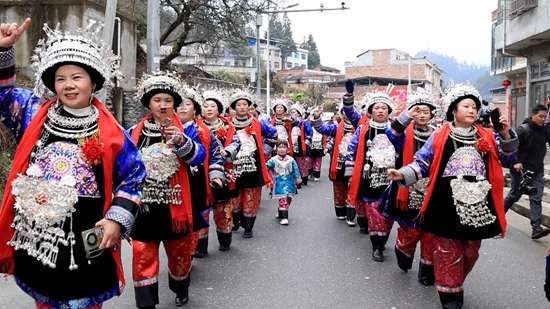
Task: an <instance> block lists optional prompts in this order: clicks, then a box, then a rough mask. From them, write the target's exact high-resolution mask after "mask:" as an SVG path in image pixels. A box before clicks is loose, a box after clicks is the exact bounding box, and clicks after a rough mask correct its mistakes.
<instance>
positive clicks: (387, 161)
mask: <svg viewBox="0 0 550 309" xmlns="http://www.w3.org/2000/svg"><path fill="white" fill-rule="evenodd" d="M366 148H367V151H366V153H365V165H364V166H363V175H362V176H363V179H370V187H371V188H373V189H377V188H379V187H383V186H387V185H388V184H389V181H388V175H387V169H389V168H394V167H395V147H394V146H393V144H392V143H391V142H390V140H389V139H388V136H387V135H386V134H384V133H380V134H377V135H376V136H375V137H374V138H373V139H372V141H371V140H368V141H367V147H366ZM371 164H372V166H371Z"/></svg>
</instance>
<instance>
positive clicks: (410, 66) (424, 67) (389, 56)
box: [345, 49, 443, 96]
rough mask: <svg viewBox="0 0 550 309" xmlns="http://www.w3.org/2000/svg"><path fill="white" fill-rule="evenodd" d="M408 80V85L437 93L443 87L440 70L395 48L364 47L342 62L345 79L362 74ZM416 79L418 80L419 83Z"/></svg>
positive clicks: (364, 75)
mask: <svg viewBox="0 0 550 309" xmlns="http://www.w3.org/2000/svg"><path fill="white" fill-rule="evenodd" d="M409 73H410V79H411V80H414V81H415V83H411V86H412V87H411V88H412V89H413V90H414V89H416V88H423V89H424V90H425V91H427V92H429V93H433V94H434V95H436V96H438V95H439V94H440V93H441V90H442V86H443V79H442V76H443V70H441V69H440V68H438V67H437V65H436V64H434V63H432V62H431V61H430V60H428V59H427V58H426V57H424V58H414V57H411V56H410V55H409V54H408V53H406V52H404V51H401V50H398V49H376V50H373V49H371V50H368V51H366V52H364V53H362V54H360V55H358V56H357V60H356V61H353V62H351V61H346V63H345V76H346V79H358V78H365V77H373V78H386V79H388V78H389V79H392V78H393V79H399V80H408V79H409ZM419 81H420V82H419Z"/></svg>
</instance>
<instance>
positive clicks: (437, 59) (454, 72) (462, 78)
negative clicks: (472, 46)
mask: <svg viewBox="0 0 550 309" xmlns="http://www.w3.org/2000/svg"><path fill="white" fill-rule="evenodd" d="M416 57H417V58H422V57H426V58H428V59H429V60H430V61H431V62H433V63H435V64H436V65H437V67H438V68H440V69H442V70H443V71H445V73H444V74H443V81H444V83H443V86H445V87H446V86H447V85H448V84H449V80H450V79H452V80H453V81H454V82H455V83H464V82H466V81H470V83H471V84H472V85H474V86H475V87H476V88H477V89H478V91H479V93H480V94H481V96H482V97H483V99H485V100H487V101H490V99H491V93H490V92H489V90H490V89H493V88H498V87H502V85H501V82H502V80H503V79H504V78H503V77H501V76H491V74H490V71H491V68H490V67H489V66H478V65H476V64H475V63H472V64H468V63H467V62H462V63H459V62H458V60H456V58H455V57H452V56H447V55H440V54H437V53H434V52H431V51H420V52H418V53H417V54H416Z"/></svg>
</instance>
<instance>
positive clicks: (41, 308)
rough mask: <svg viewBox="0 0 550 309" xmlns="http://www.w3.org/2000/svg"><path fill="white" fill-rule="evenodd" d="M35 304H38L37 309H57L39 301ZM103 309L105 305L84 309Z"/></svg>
mask: <svg viewBox="0 0 550 309" xmlns="http://www.w3.org/2000/svg"><path fill="white" fill-rule="evenodd" d="M34 302H35V304H36V309H55V308H54V307H52V306H50V305H48V304H45V303H41V302H39V301H37V300H35V301H34ZM101 308H103V304H97V305H94V306H90V307H84V308H83V309H101Z"/></svg>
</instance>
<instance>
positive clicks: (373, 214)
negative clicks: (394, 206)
mask: <svg viewBox="0 0 550 309" xmlns="http://www.w3.org/2000/svg"><path fill="white" fill-rule="evenodd" d="M360 204H364V205H365V209H366V212H367V218H368V219H369V234H370V235H371V236H387V235H388V232H389V231H391V228H392V226H393V220H390V219H387V218H385V217H384V216H382V215H381V214H380V213H379V212H378V206H379V205H380V201H374V202H363V201H359V203H358V205H360ZM357 217H359V208H357Z"/></svg>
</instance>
